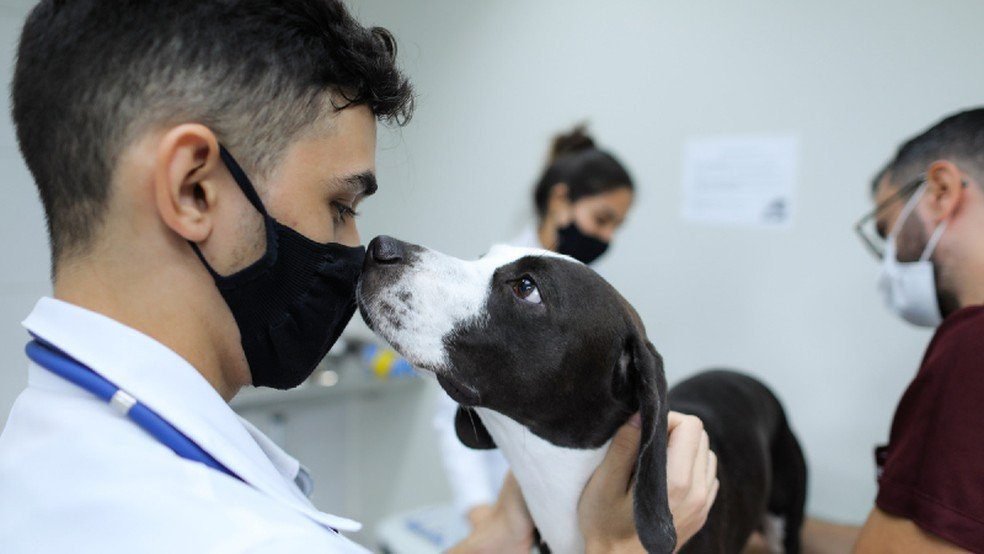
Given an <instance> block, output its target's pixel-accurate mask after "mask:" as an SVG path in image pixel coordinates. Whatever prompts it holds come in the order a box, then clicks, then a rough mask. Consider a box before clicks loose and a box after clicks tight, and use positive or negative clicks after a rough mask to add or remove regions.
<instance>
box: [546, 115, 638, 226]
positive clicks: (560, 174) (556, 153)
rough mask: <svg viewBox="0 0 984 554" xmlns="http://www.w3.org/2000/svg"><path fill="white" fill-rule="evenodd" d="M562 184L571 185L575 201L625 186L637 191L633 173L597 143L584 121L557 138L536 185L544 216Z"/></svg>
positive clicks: (570, 193) (571, 192)
mask: <svg viewBox="0 0 984 554" xmlns="http://www.w3.org/2000/svg"><path fill="white" fill-rule="evenodd" d="M559 183H564V184H566V185H567V196H568V198H569V199H570V201H571V202H577V201H578V200H579V199H581V198H584V197H587V196H594V195H596V194H601V193H603V192H608V191H612V190H617V189H621V188H627V189H629V190H635V187H634V186H633V184H632V177H630V176H629V172H628V171H627V170H626V169H625V167H624V166H623V165H622V164H621V162H619V161H618V160H617V159H616V158H615V156H613V155H611V154H609V153H608V152H605V151H604V150H601V149H599V148H598V147H597V146H596V145H595V142H594V139H592V138H591V136H590V135H589V134H588V131H587V126H586V125H585V124H583V123H582V124H579V125H577V126H575V127H574V128H573V129H571V130H570V131H568V132H566V133H561V134H559V135H557V136H556V137H554V139H553V144H552V145H551V148H550V156H549V158H548V160H547V167H546V169H544V171H543V175H541V176H540V180H539V181H537V183H536V186H535V187H534V188H533V203H534V205H535V206H536V214H537V216H538V217H539V218H540V219H543V217H544V216H545V215H546V214H547V203H548V202H549V201H550V192H551V191H552V190H553V188H554V186H556V185H557V184H559Z"/></svg>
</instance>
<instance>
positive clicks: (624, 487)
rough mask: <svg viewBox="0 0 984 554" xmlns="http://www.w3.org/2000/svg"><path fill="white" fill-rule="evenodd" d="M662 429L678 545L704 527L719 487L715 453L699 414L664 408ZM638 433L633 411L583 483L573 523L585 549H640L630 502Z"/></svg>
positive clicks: (595, 550)
mask: <svg viewBox="0 0 984 554" xmlns="http://www.w3.org/2000/svg"><path fill="white" fill-rule="evenodd" d="M667 428H668V433H669V441H668V444H667V456H666V458H667V460H666V478H667V485H668V487H667V488H668V496H669V505H670V512H671V513H672V514H673V526H674V528H675V529H676V533H677V549H678V550H679V548H680V547H682V546H683V545H684V544H686V542H687V541H688V540H690V538H691V537H693V536H694V535H695V534H697V532H698V531H700V529H701V527H703V526H704V523H705V522H706V521H707V514H708V512H709V511H710V509H711V506H712V505H713V504H714V498H715V497H716V496H717V491H718V487H719V483H718V480H717V456H716V455H715V454H714V453H713V452H712V451H711V450H710V443H709V440H708V436H707V433H705V432H704V425H703V423H702V422H701V421H700V419H699V418H696V417H694V416H688V415H684V414H680V413H677V412H670V413H669V416H668V425H667ZM640 437H641V430H640V421H639V416H638V414H637V415H635V416H633V417H632V419H631V420H629V423H627V424H625V425H623V426H622V428H621V429H619V430H618V432H617V433H616V434H615V437H614V438H612V443H611V445H610V446H609V447H608V453H607V454H606V455H605V459H604V461H602V463H601V465H600V466H599V467H598V469H597V470H596V471H595V472H594V475H592V477H591V479H590V480H589V481H588V484H587V486H586V487H585V488H584V493H583V494H582V495H581V501H580V502H579V505H578V524H579V525H580V527H581V532H582V534H584V540H585V545H586V548H585V550H586V552H587V554H594V553H602V552H605V553H645V552H646V550H645V548H643V546H642V543H640V542H639V536H638V534H637V533H636V528H635V514H634V512H633V506H632V491H633V485H634V476H633V472H634V469H635V464H636V459H637V457H638V455H639V441H640Z"/></svg>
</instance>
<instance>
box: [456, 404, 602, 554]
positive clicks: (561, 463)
mask: <svg viewBox="0 0 984 554" xmlns="http://www.w3.org/2000/svg"><path fill="white" fill-rule="evenodd" d="M475 412H476V413H478V415H479V417H481V418H482V423H484V424H485V427H486V429H488V431H489V434H490V435H492V438H493V439H494V440H495V444H496V446H498V448H499V450H501V451H502V454H503V455H504V456H505V457H506V459H507V460H508V461H509V467H510V469H511V470H512V472H513V475H515V476H516V481H517V482H518V483H519V486H520V488H521V489H522V490H523V498H524V499H525V500H526V505H527V507H529V509H530V515H532V516H533V521H534V523H536V526H537V529H539V531H540V536H541V537H542V538H543V540H544V541H545V542H546V543H547V545H548V546H549V547H550V549H551V550H552V551H553V552H556V553H558V554H568V553H570V554H578V553H581V552H584V539H583V537H582V536H581V531H580V529H578V525H577V503H578V500H579V499H580V497H581V491H582V490H584V485H585V484H586V483H587V482H588V479H589V478H590V477H591V474H592V473H593V472H594V470H595V469H596V468H597V467H598V464H600V463H601V460H602V458H604V457H605V452H606V451H607V449H608V443H605V444H604V445H602V446H601V447H599V448H595V449H590V450H587V449H586V450H580V449H575V448H564V447H561V446H556V445H553V444H551V443H549V442H547V441H546V440H544V439H541V438H540V437H538V436H536V435H534V434H533V433H531V432H530V431H529V430H528V429H527V428H526V427H524V426H522V425H520V424H519V423H517V422H515V421H513V420H512V419H510V418H508V417H506V416H504V415H502V414H500V413H498V412H495V411H492V410H488V409H485V408H476V409H475Z"/></svg>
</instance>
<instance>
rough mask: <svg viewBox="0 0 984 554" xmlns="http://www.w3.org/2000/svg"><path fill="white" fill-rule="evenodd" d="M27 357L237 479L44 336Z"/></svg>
mask: <svg viewBox="0 0 984 554" xmlns="http://www.w3.org/2000/svg"><path fill="white" fill-rule="evenodd" d="M25 350H26V352H27V357H28V358H30V359H31V361H33V362H34V363H36V364H38V365H39V366H41V367H43V368H45V369H47V370H48V371H50V372H52V373H54V374H55V375H58V376H59V377H61V378H63V379H65V380H66V381H68V382H70V383H73V384H75V385H78V386H79V387H81V388H82V389H85V390H87V391H89V392H91V393H92V394H94V395H96V396H97V397H99V398H100V399H101V400H103V401H104V402H107V403H108V404H110V405H111V406H113V407H114V408H117V409H118V410H119V411H120V412H123V413H125V414H126V416H127V417H129V418H130V419H131V420H133V422H134V423H136V424H137V425H138V426H139V427H140V428H141V429H143V430H144V431H146V432H147V433H150V436H152V437H154V438H155V439H156V440H157V441H158V442H160V443H161V444H163V445H164V446H166V447H168V448H170V449H171V450H172V451H173V452H174V453H175V454H177V455H178V456H180V457H182V458H184V459H186V460H190V461H193V462H199V463H202V464H205V465H206V466H208V467H210V468H212V469H215V470H217V471H221V472H222V473H225V474H226V475H229V476H230V477H233V478H235V479H239V480H240V481H242V478H240V477H239V476H238V475H236V474H235V473H233V472H232V471H231V470H229V468H227V467H225V466H224V465H222V464H221V463H219V461H218V460H216V459H215V458H213V457H212V456H211V455H210V454H209V453H208V452H205V450H204V449H202V447H200V446H198V445H197V444H195V442H194V441H192V440H191V439H189V438H188V437H187V436H185V435H184V433H182V432H181V431H178V430H177V429H176V428H175V427H174V426H173V425H171V424H170V423H168V422H167V421H166V420H165V419H164V418H162V417H161V416H159V415H157V413H156V412H154V411H153V410H151V409H150V408H148V407H147V406H144V405H143V404H141V403H140V401H138V400H136V399H135V398H133V397H132V396H130V395H129V394H128V393H126V392H125V391H123V390H121V389H120V388H119V387H117V386H116V385H114V384H113V383H112V382H110V381H109V380H108V379H106V378H105V377H103V376H101V375H99V374H98V373H96V372H94V371H92V370H91V369H90V368H88V367H86V366H85V365H83V364H81V363H79V362H78V361H76V360H74V359H72V358H71V357H70V356H69V355H68V354H65V353H64V352H62V351H61V350H58V349H57V348H56V347H54V346H53V345H51V344H49V343H47V342H45V341H44V340H42V339H40V338H38V337H34V340H32V341H31V342H29V343H27V347H26V348H25Z"/></svg>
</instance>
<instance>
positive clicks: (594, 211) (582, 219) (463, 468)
mask: <svg viewBox="0 0 984 554" xmlns="http://www.w3.org/2000/svg"><path fill="white" fill-rule="evenodd" d="M634 191H635V188H634V185H633V184H632V178H631V177H630V176H629V172H628V171H626V169H625V167H624V166H623V165H622V164H621V163H620V162H619V161H618V160H617V159H616V158H615V156H613V155H612V154H610V153H608V152H606V151H604V150H602V149H600V148H598V147H597V146H596V145H595V142H594V140H593V139H592V138H591V137H590V136H589V135H588V134H587V132H586V129H585V127H584V126H583V125H579V126H577V127H575V128H574V129H572V130H571V131H570V132H568V133H564V134H561V135H558V136H557V137H556V138H555V139H554V141H553V146H552V148H551V151H550V157H549V160H548V162H547V167H546V169H545V170H544V171H543V175H542V176H541V177H540V179H539V181H538V182H537V183H536V186H535V187H534V189H533V204H534V208H535V209H536V222H535V224H534V225H530V226H529V227H528V228H527V229H526V230H525V231H524V232H523V233H522V234H521V235H520V236H519V237H517V238H516V239H515V240H513V241H512V243H511V244H512V245H514V246H524V247H530V248H543V249H546V250H552V251H554V252H558V253H560V254H566V255H568V256H571V257H572V258H575V259H577V260H580V261H581V262H584V263H586V264H590V263H592V262H594V261H595V260H597V259H598V258H599V257H601V255H602V254H604V253H605V251H606V250H608V247H609V245H610V244H611V242H612V240H613V238H614V236H615V231H617V230H618V228H619V227H621V226H622V223H624V221H625V217H626V215H627V214H628V212H629V208H631V207H632V200H633V198H634ZM457 407H458V405H457V404H456V403H455V402H454V401H453V400H451V398H450V397H448V396H447V395H446V394H443V393H442V394H439V395H438V406H437V411H436V414H435V416H434V427H435V428H436V430H437V432H438V435H439V440H440V446H441V454H442V456H443V459H444V466H445V469H446V470H447V474H448V481H449V483H450V485H451V489H452V491H453V493H454V500H455V506H456V507H457V508H458V509H459V510H460V511H461V512H462V513H463V514H465V515H467V517H468V520H469V522H470V523H471V524H472V526H474V525H475V524H476V523H477V522H479V521H481V520H482V519H483V518H484V517H485V516H486V515H487V514H488V513H489V511H490V509H491V505H492V504H493V503H494V502H495V500H496V497H497V496H498V494H499V488H500V487H501V486H502V482H503V479H504V478H505V476H506V472H507V471H508V470H509V466H508V465H507V464H506V460H505V458H504V457H503V456H502V454H500V453H499V451H498V450H472V449H470V448H468V447H466V446H464V445H463V444H461V442H459V441H458V436H457V435H456V433H455V430H454V414H455V410H456V409H457Z"/></svg>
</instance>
